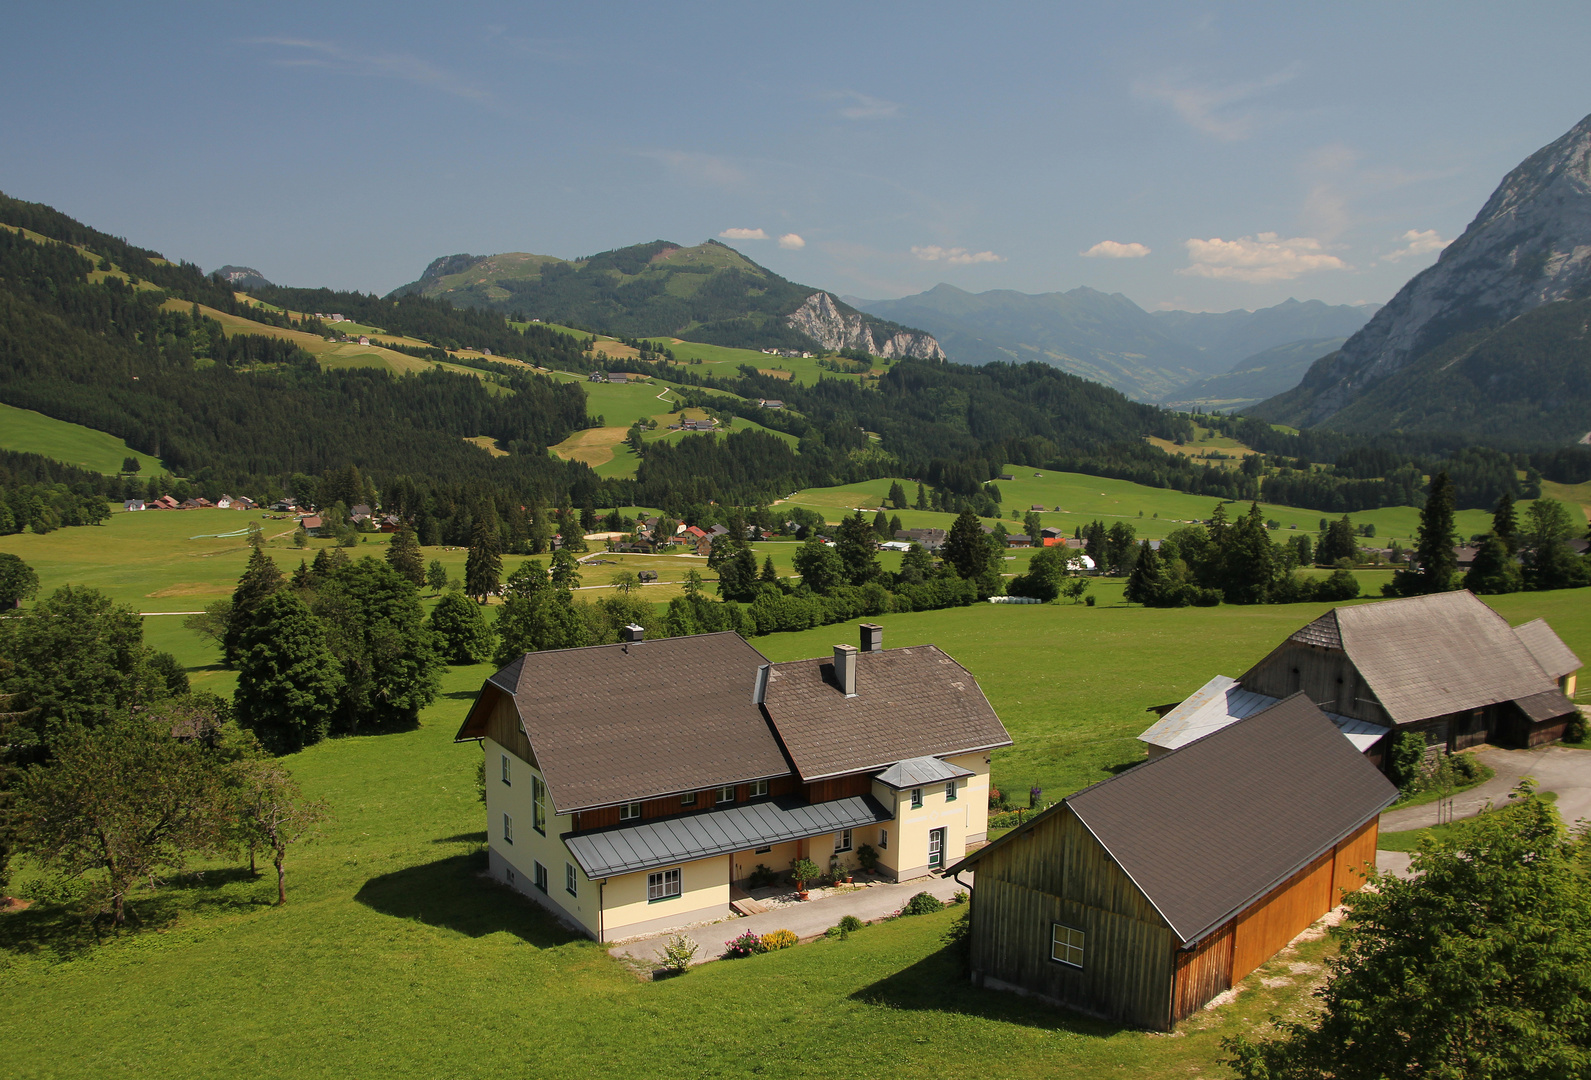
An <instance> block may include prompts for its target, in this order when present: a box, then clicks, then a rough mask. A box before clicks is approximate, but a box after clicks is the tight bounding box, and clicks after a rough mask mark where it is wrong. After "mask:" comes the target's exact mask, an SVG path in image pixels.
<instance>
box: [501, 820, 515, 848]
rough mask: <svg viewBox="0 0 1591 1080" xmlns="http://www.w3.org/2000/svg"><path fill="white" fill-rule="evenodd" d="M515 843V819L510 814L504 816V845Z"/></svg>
mask: <svg viewBox="0 0 1591 1080" xmlns="http://www.w3.org/2000/svg"><path fill="white" fill-rule="evenodd" d="M513 842H514V819H513V818H512V817H511V816H509V815H508V814H504V815H503V843H505V844H512V843H513Z"/></svg>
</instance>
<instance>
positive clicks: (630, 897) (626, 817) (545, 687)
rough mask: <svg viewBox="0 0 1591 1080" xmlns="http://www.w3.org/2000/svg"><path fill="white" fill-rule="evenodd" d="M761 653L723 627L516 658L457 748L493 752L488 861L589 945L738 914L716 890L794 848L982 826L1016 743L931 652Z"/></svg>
mask: <svg viewBox="0 0 1591 1080" xmlns="http://www.w3.org/2000/svg"><path fill="white" fill-rule="evenodd" d="M882 634H883V631H882V628H881V627H879V626H877V625H874V624H864V625H863V626H862V640H861V647H860V648H858V647H857V646H854V645H837V646H835V648H834V655H833V657H832V659H831V658H828V657H822V658H819V659H814V660H798V661H794V662H791V663H784V664H774V663H770V662H769V661H768V659H767V658H766V657H764V656H763V655H762V654H761V653H759V652H758V651H757V650H756V649H755V648H753V647H752V646H751V645H750V644H748V643H747V642H746V641H745V640H744V639H742V638H741V637H740V636H739V635H737V634H733V633H723V634H701V635H697V636H693V637H681V638H666V639H662V640H658V641H645V640H643V638H642V632H641V629H640V627H627V628H626V630H625V638H626V640H624V641H622V642H620V643H619V644H616V645H597V646H593V647H591V648H585V649H563V650H557V651H550V652H539V653H526V654H525V655H524V656H522V657H520V658H519V659H518V660H515V661H514V662H513V663H511V664H509V665H508V666H507V667H504V668H503V669H502V670H501V671H498V672H497V673H496V674H495V675H493V676H492V677H491V678H489V679H487V680H486V683H485V685H484V686H482V688H481V692H480V694H479V696H478V697H477V698H476V700H475V704H474V705H473V706H472V707H471V709H470V711H469V714H468V716H466V717H465V720H464V724H463V726H462V727H461V728H460V729H459V733H458V736H457V738H458V741H460V742H463V741H479V742H480V743H481V745H482V748H483V749H484V751H485V754H486V819H487V840H488V843H487V846H488V851H489V859H490V873H491V875H492V876H493V877H494V878H496V879H497V880H499V881H501V882H503V883H505V884H507V885H509V886H511V887H513V888H515V889H518V890H519V891H520V892H522V893H524V894H525V895H527V896H529V897H531V898H532V899H533V900H535V901H537V902H538V903H540V904H542V905H544V906H546V907H548V908H550V909H552V910H553V912H555V913H556V914H558V915H559V916H560V917H562V918H563V919H564V920H566V921H567V922H569V923H571V924H573V925H575V926H578V927H580V928H581V929H583V930H584V931H585V932H586V933H588V934H590V935H591V936H592V937H593V938H596V939H597V940H599V941H611V940H616V939H618V938H625V937H633V936H636V935H640V934H648V933H655V932H657V931H661V930H667V929H669V928H671V927H675V926H682V925H685V924H687V923H692V922H699V921H704V920H710V919H717V918H722V917H725V916H727V915H729V914H730V906H729V905H730V888H731V886H732V885H741V886H744V885H745V884H746V883H747V880H748V879H749V878H751V877H752V875H753V874H754V873H755V872H757V870H758V868H759V867H762V868H765V870H768V871H773V872H775V873H788V872H789V870H790V869H791V866H792V864H793V863H794V862H795V861H796V860H797V859H810V860H811V861H813V862H815V863H817V864H818V866H819V867H820V868H822V869H824V870H825V871H828V870H830V869H831V868H833V867H836V866H838V867H844V868H852V867H855V866H856V865H857V853H858V852H859V851H860V850H861V849H862V847H863V846H864V845H865V846H867V847H871V848H872V850H873V852H874V853H875V854H876V855H877V872H878V873H879V874H880V875H882V876H884V877H885V878H888V879H893V880H897V881H902V880H908V879H910V878H913V877H919V876H922V875H925V874H929V873H934V872H938V871H941V870H943V869H944V868H945V867H946V866H948V865H950V863H952V862H954V861H955V860H957V859H959V858H961V856H962V855H963V854H965V852H966V850H967V845H968V844H975V843H978V842H980V841H982V840H983V839H984V834H985V833H986V831H987V829H988V806H989V799H988V794H989V754H990V751H991V750H993V749H994V748H995V747H999V746H1009V745H1010V743H1011V738H1010V736H1009V735H1007V734H1006V730H1005V727H1004V726H1003V725H1002V724H1001V723H1000V720H999V717H997V716H996V715H995V713H994V710H993V709H992V708H990V706H989V702H988V699H987V698H985V697H984V695H983V691H982V690H980V689H979V687H978V683H977V681H976V680H975V679H974V678H973V677H972V675H971V673H969V672H968V671H967V669H966V668H964V667H962V666H961V665H960V664H958V663H956V661H954V660H952V659H951V658H950V657H949V656H946V655H945V654H944V653H943V652H941V651H940V650H939V649H937V648H935V647H934V646H932V645H924V646H918V647H914V648H909V649H884V648H883V647H882Z"/></svg>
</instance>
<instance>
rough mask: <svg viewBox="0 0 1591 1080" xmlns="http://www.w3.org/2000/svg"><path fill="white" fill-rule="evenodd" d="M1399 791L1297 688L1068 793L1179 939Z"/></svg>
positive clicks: (1217, 918) (1288, 870) (968, 861)
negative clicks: (1199, 736)
mask: <svg viewBox="0 0 1591 1080" xmlns="http://www.w3.org/2000/svg"><path fill="white" fill-rule="evenodd" d="M1397 796H1398V792H1397V789H1396V788H1395V787H1393V786H1392V784H1391V783H1390V782H1389V781H1388V780H1387V778H1386V777H1385V776H1383V775H1381V772H1380V770H1378V769H1377V768H1376V767H1375V766H1374V765H1372V764H1370V762H1369V761H1367V760H1365V757H1364V755H1362V754H1360V753H1357V752H1356V751H1355V750H1354V749H1353V748H1352V747H1351V746H1349V745H1347V744H1346V743H1345V742H1344V740H1343V739H1342V738H1340V737H1339V735H1338V733H1337V731H1336V729H1335V727H1334V726H1333V725H1332V724H1331V723H1330V722H1328V721H1327V719H1326V717H1325V715H1324V714H1323V713H1322V712H1321V711H1320V710H1319V709H1317V708H1316V707H1315V706H1314V705H1312V704H1311V703H1310V702H1309V699H1308V698H1306V697H1305V696H1304V695H1303V694H1294V695H1293V696H1292V697H1290V698H1286V699H1284V700H1282V701H1280V702H1278V703H1277V704H1275V705H1273V706H1271V707H1270V708H1268V709H1265V710H1264V711H1262V712H1259V713H1256V714H1254V715H1253V716H1250V717H1248V718H1247V719H1244V720H1239V721H1237V722H1235V723H1233V724H1230V725H1228V726H1227V727H1224V728H1222V729H1220V730H1219V731H1216V732H1213V733H1211V734H1209V735H1206V736H1205V737H1204V738H1202V739H1198V740H1196V741H1194V742H1191V743H1188V744H1186V745H1185V746H1182V747H1180V748H1179V749H1177V750H1176V751H1174V752H1172V753H1169V754H1164V755H1162V756H1160V757H1157V758H1154V759H1151V760H1150V761H1148V762H1145V763H1144V764H1142V765H1139V766H1136V767H1135V768H1132V769H1128V770H1127V771H1126V772H1124V773H1121V774H1120V775H1118V776H1114V777H1112V778H1111V779H1109V780H1105V781H1102V782H1100V783H1098V784H1095V785H1094V786H1093V787H1090V788H1085V789H1084V790H1082V791H1080V792H1078V793H1077V794H1075V795H1071V796H1069V797H1067V798H1066V799H1064V800H1063V801H1062V802H1061V803H1060V804H1059V805H1057V806H1056V807H1053V808H1051V809H1050V810H1047V811H1045V812H1044V814H1043V815H1041V816H1040V817H1039V818H1036V819H1034V821H1032V822H1030V823H1028V824H1027V825H1026V826H1024V827H1023V828H1021V829H1013V830H1012V831H1011V832H1009V833H1007V834H1006V835H1005V836H1003V837H1001V838H1000V839H999V840H996V841H995V842H994V843H992V844H990V845H989V846H988V847H985V848H983V849H981V850H979V851H976V852H973V853H972V854H971V855H969V856H967V858H965V859H963V860H962V861H961V862H960V863H958V864H957V865H956V866H953V867H951V868H950V870H949V871H947V873H952V874H953V873H955V872H957V871H958V870H960V869H962V868H963V867H966V866H971V865H974V864H976V863H977V862H978V861H979V860H980V859H982V858H985V857H986V856H987V855H988V854H989V853H990V852H994V851H998V850H1000V847H1001V846H1002V845H1004V844H1006V843H1009V842H1013V841H1014V840H1015V838H1017V837H1020V836H1023V835H1025V834H1028V833H1031V832H1032V830H1033V829H1034V828H1035V827H1036V826H1037V827H1041V826H1042V822H1043V821H1044V820H1046V819H1047V818H1048V817H1049V816H1050V815H1052V814H1054V813H1058V812H1064V810H1065V809H1070V811H1071V812H1072V813H1074V814H1076V815H1077V817H1078V818H1079V819H1080V820H1081V821H1082V822H1083V824H1084V825H1086V826H1087V827H1088V829H1089V831H1090V832H1092V833H1093V834H1094V836H1095V838H1096V839H1098V840H1099V842H1100V844H1101V845H1102V846H1103V847H1104V848H1105V850H1106V851H1108V852H1109V853H1110V855H1111V857H1112V858H1113V859H1115V860H1116V863H1117V864H1118V865H1119V866H1120V867H1121V868H1122V870H1124V871H1125V872H1126V873H1127V874H1128V876H1129V877H1131V878H1132V880H1133V882H1134V883H1135V884H1136V885H1137V886H1138V888H1139V890H1140V891H1142V893H1143V894H1144V896H1145V897H1147V898H1148V899H1149V901H1150V902H1151V903H1153V904H1154V905H1155V908H1156V909H1157V910H1158V911H1159V912H1160V913H1161V915H1162V916H1164V917H1165V919H1166V922H1167V923H1168V924H1169V925H1170V927H1171V929H1172V931H1173V932H1174V933H1175V934H1176V935H1177V937H1178V939H1179V940H1180V941H1181V942H1182V943H1183V944H1188V943H1191V942H1194V941H1197V940H1199V939H1201V938H1203V937H1204V936H1205V935H1207V934H1209V933H1210V932H1211V931H1212V930H1215V929H1216V928H1218V927H1220V926H1222V925H1224V924H1225V923H1226V921H1227V920H1228V919H1230V918H1232V917H1233V916H1234V915H1235V914H1237V913H1238V912H1240V911H1243V910H1245V909H1246V908H1247V907H1249V906H1250V905H1252V904H1253V903H1254V902H1255V901H1256V900H1258V899H1259V898H1260V897H1262V896H1264V895H1265V894H1266V893H1267V892H1269V891H1270V890H1271V889H1273V888H1275V887H1276V886H1277V885H1279V884H1280V883H1282V882H1284V881H1286V880H1287V879H1288V878H1289V877H1291V876H1292V875H1293V874H1295V873H1297V872H1298V871H1299V870H1300V869H1302V868H1303V867H1304V866H1307V865H1308V864H1309V862H1310V861H1311V860H1313V859H1315V858H1318V857H1319V856H1320V855H1321V854H1322V853H1323V852H1327V851H1330V850H1331V848H1332V845H1334V844H1336V843H1337V841H1339V840H1341V839H1342V838H1343V837H1344V836H1347V835H1348V834H1349V833H1351V832H1353V831H1354V830H1355V829H1357V828H1358V827H1359V826H1360V825H1362V824H1364V823H1365V822H1366V821H1369V820H1370V819H1371V818H1373V817H1375V816H1376V815H1377V814H1379V813H1380V812H1381V811H1382V810H1383V809H1385V808H1386V807H1387V806H1388V805H1390V804H1391V803H1392V801H1393V800H1394V799H1396V798H1397Z"/></svg>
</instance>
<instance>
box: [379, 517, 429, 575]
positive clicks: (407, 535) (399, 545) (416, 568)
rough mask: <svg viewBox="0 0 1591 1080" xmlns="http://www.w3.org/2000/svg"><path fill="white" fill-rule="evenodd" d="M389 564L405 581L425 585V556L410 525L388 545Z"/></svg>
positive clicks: (394, 536) (393, 537)
mask: <svg viewBox="0 0 1591 1080" xmlns="http://www.w3.org/2000/svg"><path fill="white" fill-rule="evenodd" d="M387 564H388V565H389V566H391V567H392V568H393V569H394V570H396V571H397V572H398V573H399V575H400V576H402V577H403V578H404V580H406V581H412V582H413V583H414V584H415V585H424V584H425V556H424V554H423V553H422V552H421V551H420V544H419V541H418V540H416V539H415V536H414V530H413V529H411V528H409V526H408V525H404V526H403V527H402V528H400V529H399V530H398V531H397V532H395V533H393V534H392V543H391V544H389V545H387Z"/></svg>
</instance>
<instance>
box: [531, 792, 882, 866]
mask: <svg viewBox="0 0 1591 1080" xmlns="http://www.w3.org/2000/svg"><path fill="white" fill-rule="evenodd" d="M892 817H893V815H892V814H891V813H890V812H889V811H888V810H886V809H884V807H883V805H882V804H881V803H879V802H878V800H876V799H874V798H873V797H872V796H871V795H855V796H852V797H851V798H848V799H836V800H834V801H832V802H822V803H805V802H802V801H801V800H800V799H798V798H795V797H793V796H785V797H783V798H778V799H769V800H767V801H765V802H754V803H746V804H743V805H738V806H726V807H723V808H720V809H714V810H706V811H703V812H701V813H698V814H682V815H680V816H678V817H668V818H659V819H657V820H655V821H648V822H643V823H641V824H639V825H625V826H621V827H619V828H616V829H601V830H596V831H592V832H584V833H565V834H564V836H563V842H564V845H565V846H566V847H567V848H568V849H569V853H570V854H571V855H573V856H574V858H575V861H576V862H578V863H579V864H580V869H581V870H583V871H585V874H586V877H588V878H592V879H597V878H605V877H612V876H613V875H615V874H631V873H634V872H636V871H637V870H649V869H652V868H654V867H658V866H666V865H668V864H670V863H678V862H690V861H691V860H694V859H706V858H709V857H711V856H714V855H724V854H727V853H729V852H731V851H744V850H746V849H747V848H757V847H767V846H768V845H769V844H778V843H783V842H784V841H787V840H799V839H801V838H802V837H806V836H817V835H819V834H821V833H829V832H838V831H840V830H841V829H854V828H858V827H860V826H863V825H877V824H879V823H881V822H885V821H889V820H890V819H891V818H892Z"/></svg>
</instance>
